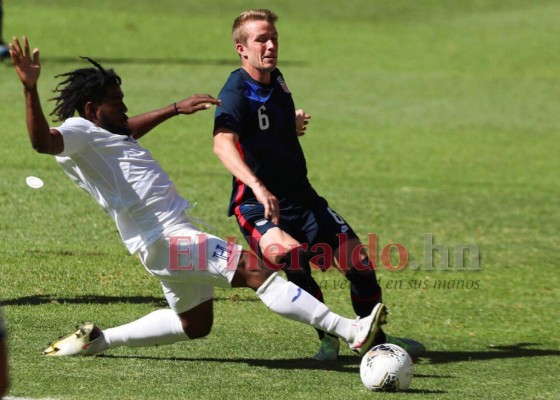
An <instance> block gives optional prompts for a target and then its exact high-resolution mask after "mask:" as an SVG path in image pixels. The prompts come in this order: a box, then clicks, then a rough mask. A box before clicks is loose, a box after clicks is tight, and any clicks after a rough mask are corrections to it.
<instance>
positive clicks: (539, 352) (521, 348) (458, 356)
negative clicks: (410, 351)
mask: <svg viewBox="0 0 560 400" xmlns="http://www.w3.org/2000/svg"><path fill="white" fill-rule="evenodd" d="M538 345H539V343H516V344H512V345H505V346H489V347H488V349H489V350H486V351H428V352H427V353H426V354H425V355H424V356H423V357H422V358H421V359H423V360H424V359H427V360H428V362H429V363H430V364H447V363H453V362H464V361H487V360H497V359H504V358H522V357H544V356H560V350H552V349H532V348H527V347H528V346H538Z"/></svg>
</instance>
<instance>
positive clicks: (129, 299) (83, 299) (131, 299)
mask: <svg viewBox="0 0 560 400" xmlns="http://www.w3.org/2000/svg"><path fill="white" fill-rule="evenodd" d="M214 301H218V302H219V301H232V302H234V303H237V302H246V301H249V302H254V301H259V300H258V298H254V297H247V298H245V297H243V298H241V297H239V296H238V295H235V294H234V295H232V296H229V297H215V298H214ZM118 303H128V304H151V305H153V306H154V307H161V308H166V307H168V305H167V302H166V301H165V299H164V298H163V297H155V296H100V295H83V296H75V297H56V296H51V295H40V294H39V295H31V296H23V297H17V298H14V299H5V300H0V305H2V306H39V305H44V304H118Z"/></svg>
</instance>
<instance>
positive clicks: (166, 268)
mask: <svg viewBox="0 0 560 400" xmlns="http://www.w3.org/2000/svg"><path fill="white" fill-rule="evenodd" d="M241 249H242V246H240V245H238V244H234V243H229V242H226V241H224V240H222V239H220V238H218V237H216V236H213V235H210V234H208V233H205V232H201V231H199V230H196V229H195V228H194V227H192V226H191V227H184V228H181V229H178V230H174V231H172V232H171V233H170V234H167V235H165V236H164V237H161V238H159V239H158V240H156V241H155V242H154V243H152V244H150V245H148V246H143V247H141V248H140V250H138V255H139V257H140V260H141V261H142V264H144V266H145V267H146V269H147V270H148V272H149V273H150V274H152V275H154V276H156V277H157V278H159V280H160V282H161V286H162V288H163V293H164V294H165V298H166V299H167V302H168V303H169V306H170V307H171V308H172V309H173V310H174V311H175V312H176V313H177V314H180V313H182V312H185V311H188V310H190V309H192V308H193V307H196V306H197V305H199V304H201V303H203V302H205V301H207V300H210V299H211V298H213V297H214V288H215V287H223V288H230V287H231V280H232V279H233V275H234V274H235V271H236V270H237V264H238V263H239V258H240V257H241V251H242V250H241Z"/></svg>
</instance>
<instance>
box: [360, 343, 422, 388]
mask: <svg viewBox="0 0 560 400" xmlns="http://www.w3.org/2000/svg"><path fill="white" fill-rule="evenodd" d="M412 370H413V366H412V359H411V358H410V356H409V355H408V353H407V352H406V351H405V350H404V349H403V348H402V347H399V346H397V345H394V344H390V343H385V344H379V345H377V346H374V347H372V348H371V349H370V350H369V351H368V352H367V353H366V354H365V355H364V357H363V358H362V363H361V364H360V378H361V379H362V383H363V384H364V385H365V387H367V388H368V389H370V390H373V391H387V392H396V391H398V390H406V389H408V387H409V386H410V382H412Z"/></svg>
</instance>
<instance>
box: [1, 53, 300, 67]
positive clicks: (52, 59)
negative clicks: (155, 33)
mask: <svg viewBox="0 0 560 400" xmlns="http://www.w3.org/2000/svg"><path fill="white" fill-rule="evenodd" d="M91 58H93V59H94V60H95V61H97V62H98V63H101V64H106V65H111V64H112V65H122V64H130V65H133V64H136V65H201V66H205V65H209V66H221V65H225V66H227V65H229V66H231V67H237V66H239V60H238V59H236V58H227V59H219V58H218V59H196V58H181V57H167V58H155V57H103V56H99V57H96V56H94V55H92V56H91ZM8 61H9V60H8ZM82 62H84V61H83V60H82V59H81V58H79V57H77V56H44V57H41V63H42V64H46V63H53V64H76V63H82ZM6 64H9V65H11V64H12V63H11V61H10V62H9V63H8V62H6ZM282 64H285V65H289V66H303V65H304V64H305V62H303V61H293V60H285V61H282Z"/></svg>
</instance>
